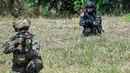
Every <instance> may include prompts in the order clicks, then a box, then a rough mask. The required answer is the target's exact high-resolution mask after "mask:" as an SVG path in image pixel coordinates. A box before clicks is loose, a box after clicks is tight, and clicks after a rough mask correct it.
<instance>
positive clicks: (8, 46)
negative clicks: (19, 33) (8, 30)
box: [3, 36, 18, 54]
mask: <svg viewBox="0 0 130 73" xmlns="http://www.w3.org/2000/svg"><path fill="white" fill-rule="evenodd" d="M16 45H18V40H16V39H14V36H13V37H11V38H9V39H8V40H7V41H6V42H5V44H4V45H3V53H5V54H8V53H11V52H13V51H14V49H15V46H16Z"/></svg>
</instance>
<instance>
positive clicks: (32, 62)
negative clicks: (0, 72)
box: [3, 18, 43, 73]
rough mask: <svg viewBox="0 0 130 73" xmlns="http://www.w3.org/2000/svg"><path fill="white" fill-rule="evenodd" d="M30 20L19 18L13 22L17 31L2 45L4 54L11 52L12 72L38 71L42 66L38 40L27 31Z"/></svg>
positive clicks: (32, 72) (35, 72) (36, 72)
mask: <svg viewBox="0 0 130 73" xmlns="http://www.w3.org/2000/svg"><path fill="white" fill-rule="evenodd" d="M29 26H30V21H29V20H27V19H25V18H19V19H18V20H16V21H15V22H13V27H14V29H15V31H16V32H17V33H16V34H15V35H14V36H12V37H10V38H9V39H8V40H7V41H6V42H5V44H4V45H3V52H4V53H5V54H9V53H13V60H12V62H13V66H12V72H13V73H38V72H39V71H40V70H41V69H42V68H43V64H42V59H41V57H40V56H39V55H38V50H39V48H40V46H39V41H37V39H36V38H35V36H34V35H33V34H31V33H30V32H28V29H29Z"/></svg>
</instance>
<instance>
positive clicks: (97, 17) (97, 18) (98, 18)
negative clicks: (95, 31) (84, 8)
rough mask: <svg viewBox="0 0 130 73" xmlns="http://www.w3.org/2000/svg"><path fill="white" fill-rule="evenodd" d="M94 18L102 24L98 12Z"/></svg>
mask: <svg viewBox="0 0 130 73" xmlns="http://www.w3.org/2000/svg"><path fill="white" fill-rule="evenodd" d="M96 20H97V21H99V22H100V24H102V18H101V15H100V13H97V14H96Z"/></svg>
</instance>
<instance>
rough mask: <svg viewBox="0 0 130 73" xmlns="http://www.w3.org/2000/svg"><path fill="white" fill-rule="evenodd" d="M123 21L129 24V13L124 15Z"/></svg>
mask: <svg viewBox="0 0 130 73" xmlns="http://www.w3.org/2000/svg"><path fill="white" fill-rule="evenodd" d="M124 19H125V20H126V21H128V22H130V13H129V14H126V15H125V16H124Z"/></svg>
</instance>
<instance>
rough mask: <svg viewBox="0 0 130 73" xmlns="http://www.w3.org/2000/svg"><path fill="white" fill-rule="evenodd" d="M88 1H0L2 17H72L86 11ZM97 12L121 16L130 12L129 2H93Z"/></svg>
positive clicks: (109, 0) (112, 0) (119, 0)
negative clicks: (85, 5)
mask: <svg viewBox="0 0 130 73" xmlns="http://www.w3.org/2000/svg"><path fill="white" fill-rule="evenodd" d="M87 1H88V0H0V15H1V16H6V15H11V16H14V17H19V16H23V15H25V16H29V17H38V16H48V17H49V16H51V15H53V14H57V15H61V16H70V15H75V14H78V13H80V12H82V11H84V4H85V3H86V2H87ZM91 1H94V2H95V4H96V10H98V11H99V12H101V13H102V14H116V15H121V14H125V13H129V12H130V1H129V0H91Z"/></svg>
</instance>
